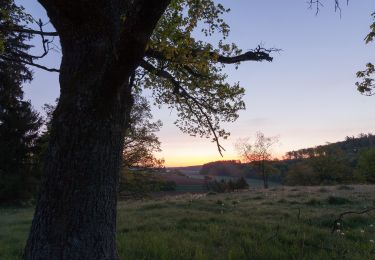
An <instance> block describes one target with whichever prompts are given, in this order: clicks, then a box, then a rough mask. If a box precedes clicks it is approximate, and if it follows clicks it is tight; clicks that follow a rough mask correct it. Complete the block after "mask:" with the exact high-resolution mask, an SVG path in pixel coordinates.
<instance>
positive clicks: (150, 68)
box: [140, 60, 225, 156]
mask: <svg viewBox="0 0 375 260" xmlns="http://www.w3.org/2000/svg"><path fill="white" fill-rule="evenodd" d="M140 66H141V67H142V68H144V69H145V70H147V71H149V72H150V73H152V74H154V75H156V76H158V77H162V78H164V79H166V80H168V81H169V82H170V83H171V84H172V85H173V87H174V89H173V93H174V94H175V95H180V96H183V97H186V98H187V99H190V100H192V101H193V102H194V104H195V105H196V106H197V108H198V110H199V111H200V112H201V113H202V115H203V116H204V117H205V119H206V122H207V124H208V127H209V129H210V131H211V133H212V135H213V136H214V141H215V143H216V145H217V149H218V151H219V153H220V155H221V156H223V153H222V151H225V149H224V147H223V146H221V144H220V143H219V138H218V136H217V133H216V130H215V127H214V126H213V125H212V122H211V119H210V117H209V115H208V114H207V113H206V112H205V111H204V110H203V107H205V106H203V105H202V104H201V103H200V102H199V101H198V100H197V99H196V98H195V97H193V96H192V95H190V94H189V93H188V92H187V90H186V89H185V88H184V87H183V86H182V85H181V84H180V82H178V81H177V80H176V79H175V78H174V77H173V76H172V75H171V74H170V73H168V72H167V71H165V70H160V69H157V68H156V67H154V66H153V65H152V64H151V63H149V62H147V61H145V60H142V61H141V64H140ZM187 105H188V107H189V109H190V111H191V112H192V113H193V114H194V115H195V117H196V118H197V120H198V121H200V120H201V119H200V117H199V116H198V115H197V114H196V113H195V111H194V109H193V108H192V107H191V105H190V104H188V103H187Z"/></svg>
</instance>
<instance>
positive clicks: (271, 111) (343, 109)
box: [17, 0, 375, 166]
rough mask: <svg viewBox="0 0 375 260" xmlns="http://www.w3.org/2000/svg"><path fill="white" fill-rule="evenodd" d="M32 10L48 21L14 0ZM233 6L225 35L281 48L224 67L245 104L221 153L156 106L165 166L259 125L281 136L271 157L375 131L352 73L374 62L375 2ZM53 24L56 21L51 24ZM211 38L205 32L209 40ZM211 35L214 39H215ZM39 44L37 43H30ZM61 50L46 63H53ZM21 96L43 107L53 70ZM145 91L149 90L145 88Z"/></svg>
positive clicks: (25, 0) (246, 46) (54, 84)
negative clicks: (266, 57) (337, 6)
mask: <svg viewBox="0 0 375 260" xmlns="http://www.w3.org/2000/svg"><path fill="white" fill-rule="evenodd" d="M17 2H18V3H19V4H21V5H23V6H24V7H25V8H26V10H27V11H28V12H30V13H31V14H32V15H33V16H34V17H37V18H42V20H43V21H48V17H47V15H46V13H45V11H44V10H43V8H42V7H41V6H40V5H39V4H38V3H37V1H36V0H18V1H17ZM220 2H221V3H222V4H223V5H224V6H225V7H228V8H230V9H231V12H230V13H229V14H226V15H225V20H226V21H227V23H228V24H229V25H230V26H231V33H230V37H229V38H228V42H235V43H236V44H237V45H238V46H239V47H240V48H242V49H243V50H245V51H246V50H250V49H253V48H255V47H256V46H257V45H258V44H260V43H262V44H264V46H265V47H269V48H271V47H275V48H279V49H282V51H281V52H280V53H276V54H274V61H273V62H272V63H269V62H262V63H259V62H247V63H242V64H241V66H240V67H239V68H238V69H237V70H236V69H235V68H234V67H231V66H227V68H226V70H225V71H226V73H227V74H228V76H229V78H228V81H229V82H237V81H239V82H240V84H241V86H243V87H245V89H246V95H245V98H244V101H245V103H246V110H245V111H241V112H240V117H239V119H238V120H237V121H236V122H234V123H230V124H224V126H225V128H226V129H227V130H229V131H230V132H231V136H230V138H229V139H228V140H225V141H223V142H222V145H223V146H224V148H225V149H226V151H225V152H224V157H221V156H220V154H219V153H218V151H217V149H216V145H215V144H214V143H212V142H210V140H209V139H205V138H203V139H201V138H195V137H191V136H188V135H186V134H183V133H181V132H180V131H179V129H178V128H177V127H176V126H175V125H174V124H173V122H174V121H175V119H176V115H175V112H174V111H169V110H168V109H166V108H162V109H158V108H153V114H154V118H155V119H161V120H162V121H163V127H162V129H161V131H160V132H159V133H158V136H159V139H160V141H161V143H162V147H161V148H162V152H161V153H160V154H158V156H159V157H163V158H164V159H165V162H166V166H188V165H198V164H203V163H206V162H210V161H215V160H230V159H238V158H239V157H238V154H237V152H236V150H235V147H234V144H235V143H236V142H237V140H238V139H240V138H250V139H249V140H250V142H251V141H253V140H254V137H255V134H256V132H257V131H261V132H263V133H264V134H265V135H266V136H279V140H280V142H279V143H278V144H277V145H276V146H275V147H274V154H275V156H278V157H281V156H282V155H283V154H284V153H285V152H287V151H291V150H296V149H300V148H306V147H313V146H316V145H321V144H325V143H326V142H335V141H340V140H343V139H344V138H345V137H346V136H353V135H354V136H356V135H358V134H359V133H371V132H372V133H375V113H374V111H375V96H373V97H366V96H362V95H361V94H359V93H358V92H357V91H356V88H355V82H356V77H355V73H356V72H357V71H358V70H363V69H364V67H365V64H366V63H367V62H369V61H374V58H375V57H374V56H375V55H374V53H375V52H374V50H375V46H374V45H375V44H368V45H366V44H365V43H364V37H365V36H366V34H367V33H368V32H369V25H370V24H371V22H372V20H371V13H372V12H373V11H375V1H373V0H360V1H350V2H349V5H348V6H346V4H345V3H346V1H342V4H343V5H342V13H341V17H340V14H339V13H338V12H336V13H335V10H334V5H333V2H334V1H333V0H325V1H324V0H323V1H322V2H323V3H324V4H325V6H324V7H323V8H321V10H320V13H319V14H318V15H316V14H315V11H314V10H309V9H308V5H307V3H306V2H307V1H306V0H288V1H280V0H236V1H233V0H222V1H220ZM50 29H51V30H52V29H53V28H50ZM206 40H207V41H211V40H210V39H206ZM212 40H213V41H215V40H216V39H215V38H214V39H212ZM35 44H37V42H35ZM59 63H60V53H58V52H56V53H52V54H51V55H49V56H48V57H47V58H46V59H45V60H44V61H43V64H46V65H49V66H55V67H58V66H59ZM24 91H25V97H26V98H27V99H30V100H31V102H32V104H33V105H34V107H35V108H36V109H38V110H40V111H42V110H41V107H42V105H43V104H45V103H53V102H54V100H55V99H56V98H57V97H58V96H59V83H58V74H57V73H49V72H45V71H41V70H38V69H34V80H33V81H32V82H31V84H28V85H27V86H25V87H24ZM146 96H147V93H146Z"/></svg>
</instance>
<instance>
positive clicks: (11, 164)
mask: <svg viewBox="0 0 375 260" xmlns="http://www.w3.org/2000/svg"><path fill="white" fill-rule="evenodd" d="M0 9H1V10H6V11H8V13H6V12H2V13H0V25H1V26H4V24H12V23H14V24H17V23H19V22H21V21H22V19H23V17H22V15H20V14H19V13H18V12H17V11H16V10H17V9H16V7H15V5H14V4H13V3H12V2H11V1H2V2H1V3H0ZM1 39H2V44H3V45H2V49H3V50H5V51H6V52H7V53H9V55H12V53H14V55H17V54H16V53H18V52H27V51H28V49H29V48H30V46H29V45H27V44H26V43H25V42H27V41H28V40H29V39H30V36H29V35H27V34H24V33H11V32H9V33H6V34H4V33H3V34H2V35H1ZM31 79H32V73H31V71H30V70H29V69H28V68H27V67H26V66H25V65H23V64H20V63H17V62H13V61H8V60H4V59H2V58H1V57H0V179H1V182H0V202H14V201H24V200H27V199H29V198H30V197H32V195H33V194H34V191H35V187H36V185H35V184H36V181H35V169H36V167H35V166H36V154H37V153H38V145H37V139H38V135H39V128H40V126H41V124H42V120H41V118H40V116H39V115H38V113H37V112H35V111H34V110H33V108H32V106H31V104H30V102H28V101H25V100H24V99H23V91H22V88H21V86H22V84H23V83H24V82H27V81H30V80H31Z"/></svg>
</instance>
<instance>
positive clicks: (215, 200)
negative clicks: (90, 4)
mask: <svg viewBox="0 0 375 260" xmlns="http://www.w3.org/2000/svg"><path fill="white" fill-rule="evenodd" d="M373 206H375V186H367V185H364V186H330V187H278V188H271V189H269V190H267V191H266V190H262V189H251V190H249V191H244V192H237V193H230V194H217V195H206V194H199V195H190V194H185V195H180V196H170V197H166V198H159V199H150V200H144V201H126V202H120V204H119V217H118V248H119V254H120V256H121V259H375V243H374V240H375V228H374V225H375V218H373V216H374V217H375V211H374V212H373V213H372V214H371V212H370V214H362V215H355V214H353V215H347V216H345V217H344V219H343V221H340V226H338V228H339V230H338V231H335V232H334V233H333V234H331V228H332V225H333V222H334V220H335V219H336V218H337V217H338V215H339V214H340V213H341V212H344V211H348V210H354V211H361V210H363V209H364V208H370V207H373ZM0 211H1V213H0V259H2V260H5V259H19V258H20V256H21V252H22V247H23V245H24V243H25V239H26V236H27V232H28V228H29V226H30V222H31V219H32V208H23V209H9V208H7V209H0Z"/></svg>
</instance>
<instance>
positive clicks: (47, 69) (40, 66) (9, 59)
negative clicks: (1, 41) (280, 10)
mask: <svg viewBox="0 0 375 260" xmlns="http://www.w3.org/2000/svg"><path fill="white" fill-rule="evenodd" d="M0 58H1V59H4V60H7V61H12V62H18V63H24V64H26V65H29V66H33V67H36V68H39V69H42V70H45V71H49V72H60V70H58V69H55V68H48V67H46V66H43V65H40V64H37V63H34V62H29V61H26V60H19V59H13V58H9V57H7V56H5V55H0Z"/></svg>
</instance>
